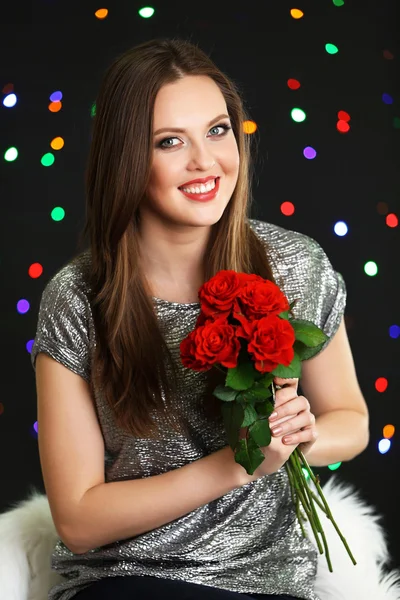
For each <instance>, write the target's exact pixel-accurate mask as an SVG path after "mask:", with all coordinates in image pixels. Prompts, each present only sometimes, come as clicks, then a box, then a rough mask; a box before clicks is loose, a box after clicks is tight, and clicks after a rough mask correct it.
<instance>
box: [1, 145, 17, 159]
mask: <svg viewBox="0 0 400 600" xmlns="http://www.w3.org/2000/svg"><path fill="white" fill-rule="evenodd" d="M17 158H18V150H17V149H16V148H15V147H14V146H12V147H11V148H8V150H6V151H5V152H4V160H6V161H7V162H13V161H14V160H17Z"/></svg>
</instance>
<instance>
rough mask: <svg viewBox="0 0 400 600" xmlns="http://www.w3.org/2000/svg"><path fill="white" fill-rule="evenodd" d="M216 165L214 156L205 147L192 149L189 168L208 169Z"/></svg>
mask: <svg viewBox="0 0 400 600" xmlns="http://www.w3.org/2000/svg"><path fill="white" fill-rule="evenodd" d="M214 165H215V158H214V156H213V155H212V154H211V153H210V152H209V151H207V150H206V149H205V148H195V149H193V150H192V153H191V157H190V162H189V168H197V169H202V170H203V171H207V170H209V169H211V168H212V167H213V166H214Z"/></svg>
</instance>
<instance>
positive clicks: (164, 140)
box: [158, 125, 232, 150]
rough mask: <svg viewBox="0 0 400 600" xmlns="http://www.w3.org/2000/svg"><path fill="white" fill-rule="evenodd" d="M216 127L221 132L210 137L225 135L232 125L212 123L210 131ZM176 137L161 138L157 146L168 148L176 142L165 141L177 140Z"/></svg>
mask: <svg viewBox="0 0 400 600" xmlns="http://www.w3.org/2000/svg"><path fill="white" fill-rule="evenodd" d="M217 129H222V133H220V134H217V135H212V136H211V137H222V136H223V135H226V134H227V133H228V131H229V130H230V129H232V127H231V126H230V125H214V127H212V128H211V129H210V131H213V130H217ZM178 139H179V138H177V137H170V138H164V139H163V140H161V141H160V142H159V143H158V147H159V148H162V149H163V150H168V149H169V148H173V147H174V146H176V145H177V144H167V142H170V141H172V140H178Z"/></svg>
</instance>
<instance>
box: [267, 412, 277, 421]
mask: <svg viewBox="0 0 400 600" xmlns="http://www.w3.org/2000/svg"><path fill="white" fill-rule="evenodd" d="M277 416H278V413H277V412H273V413H272V414H270V415H269V420H270V421H273V420H274V419H276V417H277Z"/></svg>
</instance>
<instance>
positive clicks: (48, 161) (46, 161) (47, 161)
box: [40, 152, 55, 167]
mask: <svg viewBox="0 0 400 600" xmlns="http://www.w3.org/2000/svg"><path fill="white" fill-rule="evenodd" d="M54 161H55V158H54V154H52V153H51V152H47V154H43V156H42V158H41V159H40V162H41V163H42V165H43V166H44V167H51V165H52V164H53V163H54Z"/></svg>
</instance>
